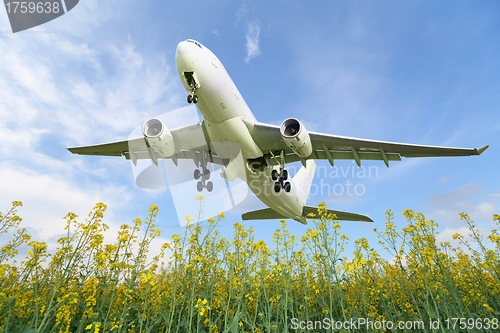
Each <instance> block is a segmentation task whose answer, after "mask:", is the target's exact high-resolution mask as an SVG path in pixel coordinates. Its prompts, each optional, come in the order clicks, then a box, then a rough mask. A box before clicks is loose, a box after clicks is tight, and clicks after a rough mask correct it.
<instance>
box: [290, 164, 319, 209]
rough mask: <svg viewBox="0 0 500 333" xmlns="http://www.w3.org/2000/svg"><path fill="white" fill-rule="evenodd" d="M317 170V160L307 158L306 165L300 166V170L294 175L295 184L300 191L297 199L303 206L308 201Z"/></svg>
mask: <svg viewBox="0 0 500 333" xmlns="http://www.w3.org/2000/svg"><path fill="white" fill-rule="evenodd" d="M315 172H316V162H314V160H307V161H306V165H305V166H303V167H302V168H300V170H299V172H297V174H296V175H295V176H294V177H293V184H294V186H295V187H296V188H297V191H298V193H297V199H298V200H299V204H301V205H302V206H304V205H305V204H306V202H307V197H308V196H309V191H310V190H311V184H312V181H313V178H314V173H315Z"/></svg>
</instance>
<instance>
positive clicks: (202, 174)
mask: <svg viewBox="0 0 500 333" xmlns="http://www.w3.org/2000/svg"><path fill="white" fill-rule="evenodd" d="M204 155H205V153H203V158H202V160H201V162H200V169H195V170H194V174H193V176H194V179H196V180H198V179H199V181H198V183H196V189H197V190H198V192H201V191H203V189H204V188H206V189H207V191H208V192H212V190H213V189H214V184H213V183H212V182H210V181H208V182H207V180H209V179H210V170H208V169H207V160H206V158H205V156H204Z"/></svg>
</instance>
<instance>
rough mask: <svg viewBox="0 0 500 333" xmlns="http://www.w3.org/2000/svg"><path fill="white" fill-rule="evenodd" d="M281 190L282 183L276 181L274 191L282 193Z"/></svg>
mask: <svg viewBox="0 0 500 333" xmlns="http://www.w3.org/2000/svg"><path fill="white" fill-rule="evenodd" d="M280 190H281V184H280V183H278V182H276V183H274V192H276V193H280Z"/></svg>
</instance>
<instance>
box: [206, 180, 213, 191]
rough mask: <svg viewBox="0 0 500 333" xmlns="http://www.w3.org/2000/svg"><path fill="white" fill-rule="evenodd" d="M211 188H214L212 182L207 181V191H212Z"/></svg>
mask: <svg viewBox="0 0 500 333" xmlns="http://www.w3.org/2000/svg"><path fill="white" fill-rule="evenodd" d="M213 189H214V183H212V182H208V183H207V191H208V192H212V190H213Z"/></svg>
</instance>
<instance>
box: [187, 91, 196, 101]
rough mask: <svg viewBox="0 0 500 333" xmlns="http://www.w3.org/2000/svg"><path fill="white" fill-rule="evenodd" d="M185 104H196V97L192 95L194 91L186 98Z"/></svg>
mask: <svg viewBox="0 0 500 333" xmlns="http://www.w3.org/2000/svg"><path fill="white" fill-rule="evenodd" d="M187 102H188V103H189V104H191V103H194V104H196V103H198V96H196V95H195V94H194V90H193V94H192V95H188V97H187Z"/></svg>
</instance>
